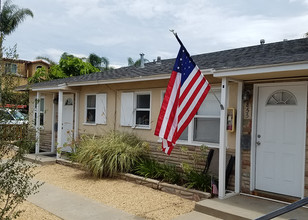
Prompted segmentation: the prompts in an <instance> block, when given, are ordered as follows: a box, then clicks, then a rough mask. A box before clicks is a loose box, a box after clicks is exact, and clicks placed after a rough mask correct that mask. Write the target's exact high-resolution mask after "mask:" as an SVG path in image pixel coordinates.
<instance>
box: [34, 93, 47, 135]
mask: <svg viewBox="0 0 308 220" xmlns="http://www.w3.org/2000/svg"><path fill="white" fill-rule="evenodd" d="M37 93H40V92H37ZM40 94H41V93H40ZM41 99H44V111H43V112H41V104H40V101H41ZM34 100H35V102H34V114H33V120H36V118H35V113H37V107H36V104H39V105H40V106H39V111H40V114H41V113H43V115H44V120H43V125H41V124H40V129H41V130H44V125H45V111H46V110H45V109H46V108H45V96H44V95H40V100H39V102H38V103H36V102H37V96H35V97H34ZM40 117H41V116H40ZM34 126H36V124H35V125H34Z"/></svg>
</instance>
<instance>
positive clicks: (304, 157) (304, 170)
mask: <svg viewBox="0 0 308 220" xmlns="http://www.w3.org/2000/svg"><path fill="white" fill-rule="evenodd" d="M303 84H305V85H306V90H305V100H306V103H305V106H304V108H305V118H303V120H304V121H305V122H306V126H305V131H304V132H305V133H304V134H306V135H305V137H304V146H305V147H304V148H303V152H302V157H303V170H302V178H303V179H302V197H301V198H302V199H303V198H304V197H305V179H306V177H305V174H306V146H307V145H306V144H307V143H306V140H307V139H306V138H307V90H308V88H307V87H308V81H306V82H305V83H304V82H303Z"/></svg>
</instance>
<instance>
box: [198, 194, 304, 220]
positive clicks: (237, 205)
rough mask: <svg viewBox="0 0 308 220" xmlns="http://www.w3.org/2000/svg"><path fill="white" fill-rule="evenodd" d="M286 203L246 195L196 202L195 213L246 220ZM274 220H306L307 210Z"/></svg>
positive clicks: (298, 210) (302, 209) (296, 211)
mask: <svg viewBox="0 0 308 220" xmlns="http://www.w3.org/2000/svg"><path fill="white" fill-rule="evenodd" d="M286 205H287V204H286V203H283V202H277V201H272V200H268V199H263V198H256V197H252V196H246V195H236V196H232V197H230V198H227V199H218V198H214V199H206V200H202V201H200V202H197V203H196V205H195V211H198V212H201V213H204V214H207V215H211V216H214V217H216V218H221V219H228V220H248V219H255V218H258V217H260V216H263V215H265V214H267V213H269V212H272V211H275V210H277V209H279V208H282V207H284V206H286ZM275 219H297V220H307V219H308V209H307V208H299V209H296V210H294V211H291V212H289V213H286V214H284V215H281V216H279V217H277V218H275Z"/></svg>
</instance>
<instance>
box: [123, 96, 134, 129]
mask: <svg viewBox="0 0 308 220" xmlns="http://www.w3.org/2000/svg"><path fill="white" fill-rule="evenodd" d="M133 118H134V93H132V92H123V93H122V94H121V125H122V126H132V125H133Z"/></svg>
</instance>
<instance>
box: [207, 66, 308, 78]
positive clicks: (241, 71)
mask: <svg viewBox="0 0 308 220" xmlns="http://www.w3.org/2000/svg"><path fill="white" fill-rule="evenodd" d="M307 69H308V64H307V63H296V64H279V65H269V66H257V67H256V66H255V67H247V68H238V69H231V70H230V69H229V70H218V71H216V72H215V73H214V74H213V76H214V77H230V76H240V75H251V74H262V73H270V72H285V71H295V70H307Z"/></svg>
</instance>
